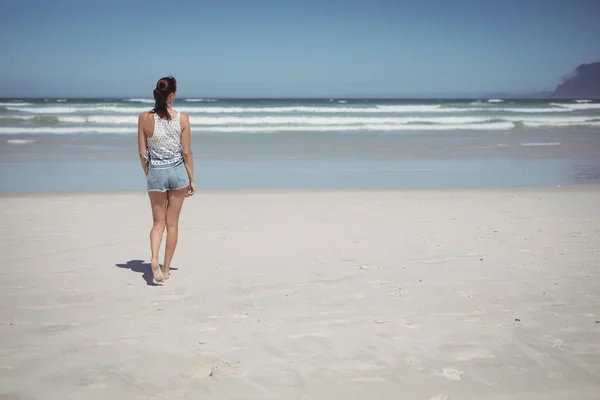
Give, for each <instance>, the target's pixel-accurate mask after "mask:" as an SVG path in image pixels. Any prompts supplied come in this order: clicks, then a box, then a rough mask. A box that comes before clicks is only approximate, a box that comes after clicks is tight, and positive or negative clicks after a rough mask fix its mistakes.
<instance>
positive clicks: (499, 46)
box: [0, 0, 600, 97]
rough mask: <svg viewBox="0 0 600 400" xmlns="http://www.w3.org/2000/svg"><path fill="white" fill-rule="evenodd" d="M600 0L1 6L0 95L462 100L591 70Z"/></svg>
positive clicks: (28, 2)
mask: <svg viewBox="0 0 600 400" xmlns="http://www.w3.org/2000/svg"><path fill="white" fill-rule="evenodd" d="M598 20H600V0H410V1H408V0H407V1H403V0H395V1H392V0H346V1H333V0H210V1H204V0H188V1H166V0H162V1H153V0H145V1H137V0H120V1H114V0H104V1H88V0H72V1H65V0H19V1H8V0H2V1H0V33H1V34H2V38H3V39H4V40H3V42H2V54H3V55H2V61H0V97H131V96H142V97H151V96H152V90H153V89H154V87H155V85H156V81H157V80H158V79H159V78H160V77H162V76H167V75H173V76H175V77H176V78H177V81H178V86H179V88H178V96H179V97H344V96H346V97H411V96H425V97H435V96H469V95H475V96H477V95H483V94H485V93H494V92H516V93H520V92H530V91H538V90H552V89H554V87H555V86H556V84H557V83H558V81H559V79H560V77H561V76H563V75H565V74H567V73H568V72H569V71H571V70H572V69H573V68H575V67H576V66H577V65H579V64H581V63H586V62H593V61H600V40H598V38H600V23H598Z"/></svg>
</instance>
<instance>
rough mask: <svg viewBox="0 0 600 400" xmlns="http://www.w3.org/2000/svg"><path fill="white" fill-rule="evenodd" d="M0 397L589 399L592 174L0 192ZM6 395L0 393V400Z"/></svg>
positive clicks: (597, 372)
mask: <svg viewBox="0 0 600 400" xmlns="http://www.w3.org/2000/svg"><path fill="white" fill-rule="evenodd" d="M0 202H1V204H2V207H1V208H0V215H1V218H0V224H2V230H1V239H2V240H1V244H0V246H1V247H0V249H1V250H2V255H3V259H4V266H3V274H2V279H0V298H1V303H2V307H1V308H0V343H1V346H0V398H3V399H4V398H8V399H40V400H41V399H44V400H53V399H61V400H64V399H87V400H95V399H209V398H210V399H261V400H265V399H286V400H292V399H307V400H308V399H310V400H321V399H322V400H332V399H344V400H348V399H378V400H387V399H424V400H455V399H462V400H467V399H468V400H475V399H477V400H483V399H494V400H500V399H511V400H512V399H524V400H535V399H539V400H541V399H543V400H552V399H555V400H559V399H560V400H565V399H569V400H581V399H589V400H592V399H598V396H599V394H600V269H599V267H600V187H598V186H593V185H589V186H573V187H553V188H515V189H512V188H507V189H451V190H450V189H449V190H389V191H385V190H382V191H376V190H362V191H360V190H337V191H330V190H323V191H319V190H312V191H309V190H254V191H250V190H232V191H200V192H198V193H197V195H196V196H195V197H193V198H191V199H190V200H188V201H187V202H186V204H185V205H184V209H183V212H182V216H181V221H180V239H179V246H178V249H177V252H176V254H175V259H174V264H173V266H174V267H175V268H177V270H174V271H173V273H172V278H171V280H169V281H167V282H166V283H165V284H164V285H162V286H153V285H152V283H151V280H150V279H151V274H150V268H149V265H148V262H149V243H148V232H149V229H150V226H151V216H150V208H149V201H148V199H147V195H146V193H145V192H143V191H142V192H136V193H103V194H66V193H65V194H31V195H26V194H22V195H21V194H15V195H2V197H0ZM3 396H4V397H3Z"/></svg>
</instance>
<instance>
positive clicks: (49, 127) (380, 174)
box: [0, 98, 600, 192]
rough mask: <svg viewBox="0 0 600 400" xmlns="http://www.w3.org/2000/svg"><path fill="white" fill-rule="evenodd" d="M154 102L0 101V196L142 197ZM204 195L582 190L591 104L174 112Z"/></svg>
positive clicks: (401, 104)
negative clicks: (226, 191) (142, 127)
mask: <svg viewBox="0 0 600 400" xmlns="http://www.w3.org/2000/svg"><path fill="white" fill-rule="evenodd" d="M153 103H154V102H153V100H151V99H144V98H131V99H0V168H1V169H2V177H1V178H0V185H1V188H2V189H1V191H2V192H14V191H80V190H85V191H89V190H92V191H94V190H100V191H103V190H138V189H143V188H144V182H143V179H142V178H143V176H140V174H141V167H140V166H139V161H138V156H137V145H136V133H137V129H136V126H137V125H136V124H137V116H138V114H139V113H141V112H143V111H144V110H148V109H150V108H151V107H152V106H153ZM173 106H174V108H176V109H177V110H179V111H183V112H186V113H188V114H189V116H190V121H191V124H192V136H193V140H192V143H193V144H192V147H193V149H194V153H195V159H196V170H197V171H198V172H197V175H198V185H199V186H200V187H204V188H256V187H285V188H296V187H298V188H300V187H301V188H323V187H332V188H346V187H347V188H367V187H368V188H373V187H375V188H402V187H446V186H515V185H555V184H556V185H558V184H572V183H592V182H596V181H597V178H598V176H597V175H598V173H599V172H600V169H598V162H599V161H598V160H599V159H600V151H599V149H600V147H599V146H600V135H599V133H600V102H597V101H590V100H586V99H581V100H575V101H573V100H551V101H546V100H503V99H485V100H474V99H471V100H435V99H434V100H420V99H419V100H392V99H299V100H296V99H209V98H206V99H203V98H195V99H194V98H190V99H178V100H177V101H176V102H175V104H174V105H173Z"/></svg>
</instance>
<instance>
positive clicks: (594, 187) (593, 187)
mask: <svg viewBox="0 0 600 400" xmlns="http://www.w3.org/2000/svg"><path fill="white" fill-rule="evenodd" d="M453 191H456V192H462V193H464V192H506V191H510V192H523V193H531V192H565V191H569V192H597V191H600V183H595V182H594V183H588V184H581V183H576V184H571V185H568V184H566V185H552V186H549V185H540V186H536V185H523V186H453V187H415V188H411V187H401V188H311V187H307V188H269V187H265V188H218V189H207V188H198V187H197V188H196V194H195V195H194V196H193V197H192V199H194V198H196V197H198V195H209V196H210V195H223V194H231V195H233V194H264V193H274V194H298V193H307V194H309V193H310V194H313V193H314V194H327V193H378V192H380V193H410V192H417V193H431V192H442V193H443V192H446V193H447V192H453ZM146 193H147V191H146V190H144V189H139V190H99V191H64V192H63V191H54V192H37V191H31V192H0V199H1V198H18V197H31V198H34V197H61V196H68V197H72V196H81V197H85V196H87V197H92V196H125V195H146Z"/></svg>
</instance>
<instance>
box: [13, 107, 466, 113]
mask: <svg viewBox="0 0 600 400" xmlns="http://www.w3.org/2000/svg"><path fill="white" fill-rule="evenodd" d="M7 109H8V110H12V111H21V112H28V113H36V114H74V113H91V112H106V113H109V112H110V113H120V114H139V113H142V112H144V111H148V109H147V108H142V107H135V108H134V107H119V106H90V107H45V106H43V107H7ZM177 109H178V110H179V111H182V112H185V113H188V114H235V113H319V114H331V113H348V114H352V113H364V114H371V113H375V114H381V113H428V112H431V113H452V112H469V111H473V109H471V108H467V107H465V108H456V107H454V108H450V107H441V106H437V105H421V106H419V105H416V106H376V107H335V106H334V107H307V106H294V107H213V106H210V107H179V108H177Z"/></svg>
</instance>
